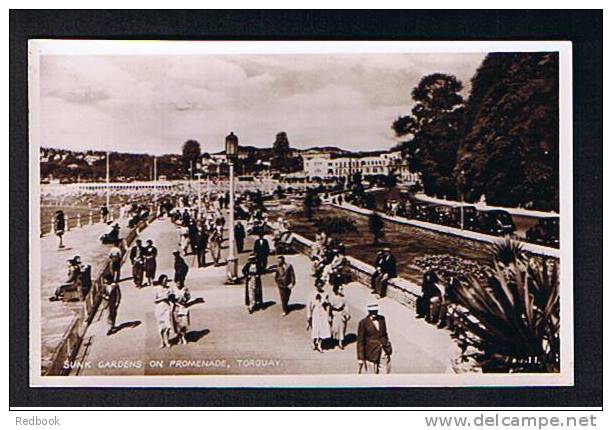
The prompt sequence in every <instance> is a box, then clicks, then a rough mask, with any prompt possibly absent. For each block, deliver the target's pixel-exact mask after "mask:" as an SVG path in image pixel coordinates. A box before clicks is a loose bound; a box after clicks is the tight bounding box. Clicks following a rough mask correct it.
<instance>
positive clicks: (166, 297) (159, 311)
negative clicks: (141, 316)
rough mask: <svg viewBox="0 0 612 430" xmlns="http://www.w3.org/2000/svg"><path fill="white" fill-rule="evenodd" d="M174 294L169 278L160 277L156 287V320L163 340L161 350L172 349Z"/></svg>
mask: <svg viewBox="0 0 612 430" xmlns="http://www.w3.org/2000/svg"><path fill="white" fill-rule="evenodd" d="M173 302H174V294H172V290H171V289H170V287H169V285H168V277H167V276H166V275H160V276H159V279H158V280H157V286H156V287H155V295H154V303H155V319H156V320H157V327H158V329H159V336H160V338H161V345H160V348H169V347H170V330H171V329H172V325H173V324H172V323H173V321H172V314H173V308H174V303H173Z"/></svg>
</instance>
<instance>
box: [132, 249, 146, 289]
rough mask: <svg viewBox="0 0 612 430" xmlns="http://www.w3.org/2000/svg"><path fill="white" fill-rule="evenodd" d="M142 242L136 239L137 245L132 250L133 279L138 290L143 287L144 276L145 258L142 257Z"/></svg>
mask: <svg viewBox="0 0 612 430" xmlns="http://www.w3.org/2000/svg"><path fill="white" fill-rule="evenodd" d="M143 250H144V247H143V246H142V240H140V239H136V244H135V245H134V246H132V249H130V262H131V263H132V278H133V279H134V285H136V287H137V288H140V287H142V280H143V275H144V258H143V256H142V251H143Z"/></svg>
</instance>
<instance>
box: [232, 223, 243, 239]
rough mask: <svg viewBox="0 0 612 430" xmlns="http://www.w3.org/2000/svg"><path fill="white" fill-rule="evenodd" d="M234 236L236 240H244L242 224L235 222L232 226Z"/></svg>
mask: <svg viewBox="0 0 612 430" xmlns="http://www.w3.org/2000/svg"><path fill="white" fill-rule="evenodd" d="M234 236H235V237H236V239H237V240H244V238H245V236H246V233H245V231H244V226H243V225H242V224H236V225H235V226H234Z"/></svg>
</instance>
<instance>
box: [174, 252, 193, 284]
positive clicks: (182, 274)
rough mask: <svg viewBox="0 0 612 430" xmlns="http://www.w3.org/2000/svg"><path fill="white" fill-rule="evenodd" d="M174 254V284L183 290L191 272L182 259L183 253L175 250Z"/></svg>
mask: <svg viewBox="0 0 612 430" xmlns="http://www.w3.org/2000/svg"><path fill="white" fill-rule="evenodd" d="M172 254H173V255H174V282H175V283H176V285H177V286H178V287H179V288H183V287H184V286H185V278H187V272H189V266H187V263H185V260H184V259H183V257H181V251H179V250H178V249H175V250H174V252H173V253H172Z"/></svg>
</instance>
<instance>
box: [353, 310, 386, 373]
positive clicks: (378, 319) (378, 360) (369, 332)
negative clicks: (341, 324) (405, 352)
mask: <svg viewBox="0 0 612 430" xmlns="http://www.w3.org/2000/svg"><path fill="white" fill-rule="evenodd" d="M391 353H392V348H391V342H390V341H389V335H388V333H387V324H386V321H385V317H383V316H382V315H379V314H378V305H377V304H371V305H368V316H366V317H365V318H364V319H362V320H361V321H359V327H358V329H357V362H358V363H359V373H362V372H364V371H365V372H368V373H381V372H382V373H390V372H391Z"/></svg>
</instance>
